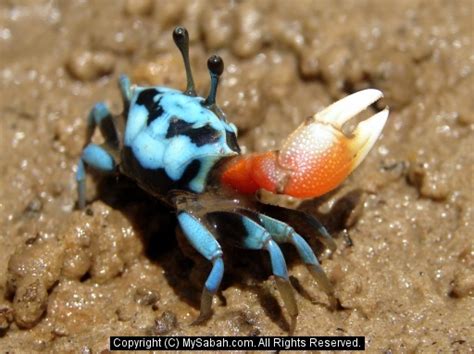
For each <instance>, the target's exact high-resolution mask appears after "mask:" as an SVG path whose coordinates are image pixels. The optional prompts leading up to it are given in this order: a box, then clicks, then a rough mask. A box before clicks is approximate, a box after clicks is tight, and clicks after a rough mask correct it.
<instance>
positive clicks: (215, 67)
mask: <svg viewBox="0 0 474 354" xmlns="http://www.w3.org/2000/svg"><path fill="white" fill-rule="evenodd" d="M207 68H208V69H209V74H210V75H211V88H210V90H209V95H208V96H207V98H206V100H205V101H204V104H205V105H206V106H208V107H212V106H214V105H215V104H216V95H217V85H218V84H219V77H220V76H221V75H222V72H223V71H224V61H223V60H222V58H221V57H220V56H218V55H213V56H211V57H210V58H209V59H208V60H207Z"/></svg>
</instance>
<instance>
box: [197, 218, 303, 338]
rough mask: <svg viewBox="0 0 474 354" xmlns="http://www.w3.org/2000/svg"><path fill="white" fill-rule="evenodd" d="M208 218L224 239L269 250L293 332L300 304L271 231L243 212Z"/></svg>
mask: <svg viewBox="0 0 474 354" xmlns="http://www.w3.org/2000/svg"><path fill="white" fill-rule="evenodd" d="M206 217H207V219H208V220H209V221H210V222H211V223H212V224H214V227H215V228H216V231H217V232H218V233H219V234H220V235H221V236H222V240H223V241H224V242H228V243H230V244H232V245H234V246H237V247H242V248H246V249H252V250H265V251H267V252H268V254H269V256H270V263H271V266H272V272H273V275H274V277H275V283H276V285H277V288H278V292H279V293H280V296H281V298H282V300H283V303H284V306H285V308H286V310H287V311H288V314H289V316H290V333H293V331H294V329H295V327H296V318H297V316H298V306H297V305H296V300H295V296H294V293H293V288H292V286H291V283H290V279H289V277H288V270H287V267H286V262H285V258H284V256H283V253H282V252H281V249H280V247H278V245H277V243H276V242H275V241H274V240H273V239H272V237H271V235H270V233H269V232H268V231H267V230H265V228H264V227H263V226H261V225H260V224H259V223H258V222H257V221H254V220H252V219H251V218H250V217H247V216H245V215H243V214H239V213H235V212H226V211H216V212H211V213H208V214H207V215H206ZM230 236H233V237H230Z"/></svg>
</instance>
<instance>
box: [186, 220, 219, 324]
mask: <svg viewBox="0 0 474 354" xmlns="http://www.w3.org/2000/svg"><path fill="white" fill-rule="evenodd" d="M178 222H179V225H180V226H181V229H182V230H183V233H184V236H185V237H186V239H187V240H188V241H189V243H190V244H191V245H192V246H193V247H194V249H195V250H196V251H198V252H199V253H200V254H201V255H203V256H204V257H205V258H206V259H207V260H209V261H211V262H212V270H211V272H210V273H209V276H208V278H207V280H206V283H205V284H204V288H203V290H202V296H201V312H200V314H199V317H198V318H197V319H196V321H194V323H195V324H198V323H201V322H203V321H205V320H207V319H208V318H209V317H210V316H211V313H212V310H211V307H212V298H213V296H214V294H215V293H216V292H217V289H218V288H219V285H220V284H221V280H222V276H223V275H224V261H223V260H222V249H221V246H220V245H219V243H218V242H217V241H216V239H215V238H214V236H213V235H212V233H211V232H210V231H209V230H208V229H207V228H206V227H205V226H204V225H203V224H202V223H201V221H200V220H199V219H198V218H197V217H195V216H194V215H192V214H190V213H187V212H184V211H181V212H180V213H179V214H178Z"/></svg>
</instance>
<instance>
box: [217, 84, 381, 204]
mask: <svg viewBox="0 0 474 354" xmlns="http://www.w3.org/2000/svg"><path fill="white" fill-rule="evenodd" d="M382 96H383V94H382V92H380V91H378V90H375V89H367V90H363V91H359V92H356V93H354V94H352V95H350V96H347V97H345V98H343V99H341V100H339V101H337V102H335V103H334V104H332V105H330V106H329V107H327V108H325V109H324V110H323V111H321V112H319V113H317V114H315V115H314V116H313V117H311V118H310V119H308V120H307V121H306V122H304V123H303V124H301V125H300V126H299V127H298V128H297V129H296V130H295V131H294V132H293V133H292V134H290V136H289V137H288V138H287V139H286V141H285V142H284V144H283V146H282V148H281V150H279V151H269V152H264V153H256V154H251V155H247V156H245V155H244V156H238V157H236V158H234V159H232V160H230V161H229V162H228V163H227V164H226V165H225V166H224V167H223V170H222V173H221V182H222V183H223V184H226V185H229V186H231V187H233V188H234V189H236V190H238V191H240V192H241V193H254V192H256V191H257V190H258V189H265V190H267V191H270V192H273V193H277V194H286V195H289V196H292V197H296V198H301V199H306V198H314V197H318V196H320V195H323V194H325V193H327V192H329V191H331V190H333V189H334V188H336V187H337V186H339V185H340V184H341V183H342V182H343V181H344V179H346V177H347V176H348V175H349V174H350V173H351V172H352V171H353V170H354V169H355V168H356V167H357V166H358V165H359V164H360V163H361V162H362V161H363V160H364V158H365V157H366V156H367V154H368V153H369V151H370V149H371V148H372V147H373V145H374V144H375V142H376V141H377V138H378V137H379V136H380V133H381V132H382V129H383V127H384V125H385V122H386V121H387V118H388V113H389V112H388V109H387V108H386V109H384V110H383V111H381V112H379V113H377V114H375V115H373V116H371V117H370V118H368V119H367V120H365V121H362V122H361V123H359V124H358V126H357V127H356V128H355V129H354V131H353V132H352V134H351V136H350V137H348V136H346V135H345V134H344V133H343V132H342V126H343V125H344V124H345V123H346V122H347V121H349V120H350V119H351V118H353V117H354V116H355V115H357V114H358V113H360V112H361V111H363V110H364V109H366V108H367V107H368V106H369V105H371V104H372V103H374V102H376V101H377V100H378V99H380V98H381V97H382Z"/></svg>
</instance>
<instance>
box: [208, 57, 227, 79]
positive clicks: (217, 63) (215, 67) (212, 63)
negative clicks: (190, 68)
mask: <svg viewBox="0 0 474 354" xmlns="http://www.w3.org/2000/svg"><path fill="white" fill-rule="evenodd" d="M207 68H208V69H209V71H210V72H211V74H215V75H218V76H221V75H222V72H223V71H224V61H223V60H222V58H221V57H220V56H218V55H212V56H211V57H210V58H209V59H208V60H207Z"/></svg>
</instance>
